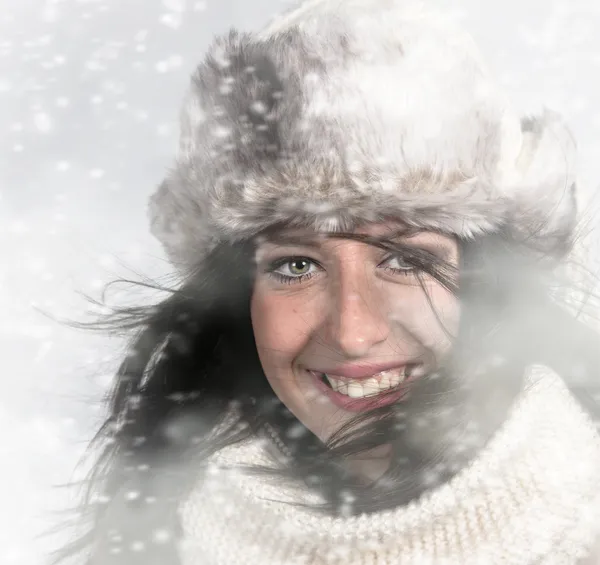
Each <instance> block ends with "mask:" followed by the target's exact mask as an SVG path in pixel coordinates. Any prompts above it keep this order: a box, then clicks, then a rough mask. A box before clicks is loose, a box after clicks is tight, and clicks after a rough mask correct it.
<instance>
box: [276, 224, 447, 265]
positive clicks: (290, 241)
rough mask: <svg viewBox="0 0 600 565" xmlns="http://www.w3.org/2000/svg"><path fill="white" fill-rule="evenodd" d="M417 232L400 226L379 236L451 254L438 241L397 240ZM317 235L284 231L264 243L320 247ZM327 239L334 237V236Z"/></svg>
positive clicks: (443, 257) (395, 241)
mask: <svg viewBox="0 0 600 565" xmlns="http://www.w3.org/2000/svg"><path fill="white" fill-rule="evenodd" d="M419 233H424V230H418V229H414V228H409V229H407V228H401V229H399V230H395V231H394V232H391V233H390V234H385V235H382V236H380V237H381V238H382V239H387V240H390V241H392V242H394V243H400V244H402V245H404V246H405V247H410V248H413V249H418V248H422V249H425V250H427V251H430V252H431V253H434V254H437V255H439V256H440V257H441V259H442V260H446V261H447V260H448V259H449V258H450V256H451V255H452V251H451V250H450V249H449V247H448V246H447V245H445V244H444V243H438V242H423V243H412V244H411V243H408V242H402V241H397V240H398V239H400V238H409V239H410V238H412V237H415V236H417V235H418V234H419ZM318 237H319V236H318V234H317V235H306V234H298V235H291V234H285V233H273V234H269V235H268V236H266V240H265V241H266V243H271V244H273V245H292V246H298V247H309V248H311V249H320V248H321V245H322V240H319V239H316V238H318ZM375 237H377V236H375ZM329 239H336V238H335V237H332V238H329Z"/></svg>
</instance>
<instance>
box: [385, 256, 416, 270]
mask: <svg viewBox="0 0 600 565" xmlns="http://www.w3.org/2000/svg"><path fill="white" fill-rule="evenodd" d="M384 263H385V264H386V269H389V270H391V271H393V272H402V273H409V272H411V271H414V270H415V267H414V265H411V264H410V263H409V262H408V261H406V260H403V259H402V258H401V257H400V256H399V255H394V256H392V257H390V258H389V259H388V260H387V261H385V262H384Z"/></svg>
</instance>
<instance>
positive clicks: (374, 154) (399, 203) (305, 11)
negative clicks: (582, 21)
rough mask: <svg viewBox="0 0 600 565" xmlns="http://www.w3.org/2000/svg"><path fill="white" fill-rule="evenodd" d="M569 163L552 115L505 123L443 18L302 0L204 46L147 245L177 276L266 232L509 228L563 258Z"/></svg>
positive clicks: (428, 12)
mask: <svg viewBox="0 0 600 565" xmlns="http://www.w3.org/2000/svg"><path fill="white" fill-rule="evenodd" d="M574 158H575V142H574V140H573V138H572V136H571V134H570V132H569V130H568V128H567V127H566V126H565V124H564V123H563V122H562V120H561V118H560V116H558V115H557V114H555V113H552V112H550V111H548V110H544V112H543V113H542V114H541V115H540V116H537V117H528V118H524V119H520V118H519V117H517V116H515V115H514V114H513V113H512V112H511V109H510V107H509V105H508V104H507V102H506V100H505V98H504V96H503V95H502V93H501V92H500V90H499V89H498V87H497V86H496V85H495V84H494V82H493V81H492V80H491V78H490V76H489V74H488V72H487V70H486V68H485V66H484V64H483V63H482V61H481V59H480V56H479V54H478V51H477V49H476V47H475V45H474V43H473V41H472V39H471V38H470V37H469V36H468V35H466V34H465V33H463V32H462V31H460V30H459V29H458V28H457V27H456V26H455V25H454V23H453V22H452V21H451V19H450V18H449V17H446V16H445V15H444V14H442V13H438V12H436V11H434V10H433V9H431V8H430V7H428V6H427V5H426V4H423V3H422V2H419V1H417V0H312V1H308V2H305V3H303V4H302V5H301V6H300V7H298V8H296V9H294V10H291V11H289V12H288V13H286V14H284V15H282V16H281V17H279V18H277V19H276V20H275V21H273V22H272V23H271V24H270V25H269V26H267V27H266V28H265V29H264V30H262V31H261V32H259V33H256V34H250V33H239V32H238V31H236V30H231V31H230V32H229V34H227V35H225V36H222V37H218V38H216V39H215V40H214V42H213V44H212V45H211V47H210V48H209V51H208V53H207V55H206V58H205V60H204V62H203V63H202V64H200V66H199V67H198V68H197V70H196V72H195V73H194V75H193V77H192V80H191V87H190V90H189V93H188V95H187V97H186V100H185V103H184V106H183V110H182V113H181V138H180V144H179V151H178V154H177V158H176V162H175V165H174V167H172V168H171V170H170V171H169V174H168V175H167V178H166V179H165V180H164V181H163V182H162V184H161V185H160V187H159V189H158V190H157V192H156V193H155V194H154V195H153V196H152V197H151V199H150V216H151V222H152V232H153V233H154V235H156V236H157V237H158V238H159V239H160V241H161V242H162V243H163V245H164V246H165V249H166V251H167V254H168V256H169V258H170V259H171V261H172V262H173V263H174V264H175V265H176V266H177V267H179V268H180V269H183V270H186V269H188V268H190V267H191V266H193V265H194V264H196V263H197V262H198V261H200V260H201V258H202V256H203V255H204V254H205V253H206V252H207V251H208V250H210V249H211V248H212V247H213V246H214V245H215V244H216V243H217V242H218V241H221V240H230V241H235V240H241V239H246V238H250V237H253V236H255V235H257V234H258V233H259V232H260V231H261V230H264V229H266V228H268V227H270V226H273V225H278V224H282V225H291V226H297V227H309V228H312V229H316V230H347V229H352V228H353V227H356V226H357V225H359V224H361V223H363V222H369V221H381V220H385V219H391V218H394V219H399V220H401V221H403V222H405V223H406V224H408V225H411V226H416V227H422V228H427V229H435V230H440V231H442V232H445V233H451V234H455V235H457V236H458V237H460V238H465V239H468V238H473V237H477V235H479V234H482V233H485V232H491V231H495V230H498V229H499V228H501V227H503V226H508V227H509V229H510V230H512V232H513V234H514V235H515V236H516V237H523V238H529V239H531V238H533V239H534V240H535V241H536V243H539V245H540V247H541V248H542V249H543V250H544V251H545V252H547V253H550V254H552V255H555V256H560V255H562V254H564V253H565V252H566V251H568V249H569V246H570V239H571V234H572V231H573V228H574V223H575V216H576V202H575V183H574V174H575V171H574Z"/></svg>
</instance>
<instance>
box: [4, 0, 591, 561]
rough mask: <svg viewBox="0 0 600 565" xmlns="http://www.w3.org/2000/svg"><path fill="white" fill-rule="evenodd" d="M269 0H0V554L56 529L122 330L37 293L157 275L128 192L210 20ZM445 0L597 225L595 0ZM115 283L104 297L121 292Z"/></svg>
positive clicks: (269, 10) (268, 10)
mask: <svg viewBox="0 0 600 565" xmlns="http://www.w3.org/2000/svg"><path fill="white" fill-rule="evenodd" d="M439 2H440V3H442V0H439ZM283 4H284V3H283V2H281V1H278V0H237V1H234V0H218V1H217V0H207V1H202V0H188V1H186V0H0V132H1V135H0V254H1V260H0V312H1V313H0V319H1V325H0V352H1V354H2V358H3V360H4V371H3V376H2V386H3V392H2V394H1V398H0V465H1V467H0V469H1V470H0V478H1V479H2V480H1V481H0V501H1V503H2V504H1V508H2V510H1V511H0V563H2V564H5V565H9V564H19V565H42V564H44V563H45V555H46V553H47V551H48V549H50V548H52V547H54V546H55V545H56V544H57V543H58V542H59V541H60V540H61V539H62V538H61V536H60V535H59V536H58V537H41V538H40V537H39V535H40V534H42V533H43V532H44V531H45V530H47V529H48V528H50V527H52V526H53V525H55V524H56V523H58V522H57V521H58V520H59V518H60V515H58V514H57V512H58V511H60V510H61V509H64V508H65V507H66V506H68V505H69V504H71V503H72V502H73V495H72V494H69V491H67V490H65V489H64V488H59V485H61V484H64V483H67V482H68V481H71V480H73V479H76V478H78V477H80V473H78V472H76V471H75V465H76V464H77V462H78V460H79V458H80V457H81V456H82V454H83V450H84V448H85V445H86V442H87V441H88V440H89V439H90V437H91V435H92V433H93V431H94V430H95V429H96V427H97V426H98V425H99V423H100V421H101V416H102V413H101V411H100V410H99V404H98V401H99V399H100V397H101V395H102V393H103V392H104V391H105V390H106V389H107V387H108V384H109V381H110V375H111V371H112V370H114V368H115V367H116V365H117V363H118V361H119V357H120V354H121V352H122V348H123V343H122V342H121V341H118V340H115V339H108V338H104V337H102V336H100V335H95V334H91V333H87V332H84V331H80V330H79V331H78V330H73V329H71V328H69V327H67V326H65V325H61V324H59V323H56V322H54V321H52V319H50V318H49V317H47V316H44V315H43V314H42V313H40V309H41V310H42V311H45V312H47V313H49V314H51V315H52V316H54V317H56V318H60V319H68V320H85V319H89V316H88V314H87V313H89V312H92V310H91V308H90V306H89V304H88V303H87V302H86V301H85V299H84V298H83V297H82V294H87V295H89V296H91V297H93V298H96V299H99V298H100V292H101V290H102V288H103V286H104V285H105V284H106V283H107V282H109V281H111V280H114V279H116V278H117V277H125V278H138V279H139V278H140V277H142V276H148V277H153V278H157V277H163V278H162V279H161V280H163V281H164V280H165V279H164V277H165V276H168V274H169V268H168V265H167V263H166V261H165V259H164V256H163V255H162V251H161V249H160V248H159V246H158V244H157V243H156V242H155V241H154V240H153V239H152V238H151V237H150V235H149V234H148V229H147V223H146V217H145V211H146V199H147V197H148V196H149V194H150V193H151V192H152V191H153V190H154V189H155V187H156V186H157V184H158V183H159V182H160V180H161V178H162V175H163V174H164V172H165V171H166V168H167V167H168V166H169V165H170V164H171V159H172V156H173V154H174V150H175V144H176V140H177V115H178V111H179V104H180V102H181V99H182V97H183V94H184V91H185V88H186V86H187V82H188V77H189V74H190V73H191V72H192V71H193V69H194V66H195V64H196V63H197V62H198V61H199V60H200V58H201V57H202V53H203V51H204V50H205V48H206V47H207V44H208V42H209V41H210V38H211V36H212V35H213V34H215V33H221V32H224V31H226V30H227V28H228V27H229V26H231V25H233V26H236V27H243V28H246V29H256V28H257V27H258V26H260V25H262V24H263V23H265V22H266V20H267V19H268V18H269V17H270V16H271V15H272V14H273V13H274V12H276V11H277V10H279V9H280V8H281V7H282V5H283ZM447 4H448V5H449V6H452V8H453V10H456V11H460V12H461V13H462V14H463V15H464V18H465V25H466V27H467V28H468V29H469V30H470V31H471V33H473V35H474V36H475V37H476V39H477V40H478V42H479V43H480V45H481V48H482V50H483V51H484V53H485V55H486V56H487V58H488V61H489V63H490V65H491V66H492V68H493V69H494V70H495V72H496V73H497V76H498V77H499V78H500V80H501V82H502V84H503V85H504V87H505V88H507V89H508V91H509V93H510V94H511V95H512V97H513V100H514V104H515V106H516V107H517V108H518V109H519V110H521V111H523V112H529V111H536V110H539V109H540V108H541V106H542V104H545V105H547V106H549V107H551V108H553V109H555V110H558V111H560V112H562V113H563V114H564V115H565V117H566V119H567V120H568V122H569V123H570V125H571V127H572V128H573V131H574V133H575V135H576V137H577V139H578V142H579V147H580V175H579V176H580V182H581V185H582V187H583V188H584V189H585V191H586V197H585V198H586V199H585V200H584V208H585V209H586V211H587V215H588V218H591V223H590V228H593V227H594V226H597V225H600V221H599V220H597V219H596V218H598V217H599V216H596V215H594V214H593V213H592V212H591V210H592V208H590V207H589V205H588V202H593V203H596V205H597V200H598V198H596V200H594V199H593V198H592V197H593V194H594V192H595V190H596V187H597V186H598V184H599V183H598V182H597V181H596V179H598V178H600V104H599V103H598V101H599V100H600V79H599V78H598V77H599V76H600V34H598V33H597V30H598V28H600V2H598V0H568V1H567V0H562V1H559V2H556V1H554V2H553V1H550V0H535V1H534V0H505V1H503V2H499V1H490V0H453V1H452V2H447ZM136 273H137V274H136ZM126 290H127V287H115V289H114V291H112V292H111V293H110V294H109V301H113V302H114V301H116V300H120V299H121V298H122V297H123V296H128V297H129V298H128V300H129V301H131V300H132V295H131V294H129V295H122V294H121V292H122V291H126ZM113 299H114V300H113ZM136 299H137V300H141V299H142V297H141V295H140V294H139V293H137V294H135V295H133V300H136ZM144 299H145V298H144Z"/></svg>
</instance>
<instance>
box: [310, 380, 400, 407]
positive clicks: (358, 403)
mask: <svg viewBox="0 0 600 565" xmlns="http://www.w3.org/2000/svg"><path fill="white" fill-rule="evenodd" d="M308 372H309V373H310V375H311V376H312V377H313V378H314V380H315V384H316V387H317V388H318V389H319V390H320V391H321V392H323V393H324V394H326V395H327V397H328V398H329V400H331V402H333V404H335V405H336V406H338V407H339V408H343V409H344V410H348V411H349V412H366V411H368V410H374V409H375V408H381V407H382V406H388V405H389V404H394V402H398V401H399V400H405V399H406V398H407V397H408V395H409V392H410V391H409V389H408V387H407V386H406V385H407V384H408V382H409V379H406V380H404V381H403V385H402V386H401V387H400V388H399V389H398V391H397V392H395V393H391V392H388V393H387V394H383V393H381V394H378V395H373V396H369V397H367V398H350V397H349V396H348V395H347V394H342V393H340V392H336V391H335V390H333V389H332V388H329V386H327V385H326V384H325V383H324V382H323V381H322V380H321V376H320V375H319V374H318V373H315V372H313V371H308ZM384 392H385V391H384Z"/></svg>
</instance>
